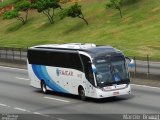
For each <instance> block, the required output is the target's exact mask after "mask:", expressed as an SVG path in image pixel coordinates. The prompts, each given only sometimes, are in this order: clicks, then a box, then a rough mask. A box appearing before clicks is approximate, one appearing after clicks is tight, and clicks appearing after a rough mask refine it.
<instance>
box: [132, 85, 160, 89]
mask: <svg viewBox="0 0 160 120" xmlns="http://www.w3.org/2000/svg"><path fill="white" fill-rule="evenodd" d="M131 85H133V86H138V87H147V88H153V89H160V88H159V87H152V86H147V85H137V84H131Z"/></svg>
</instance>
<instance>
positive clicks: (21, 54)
mask: <svg viewBox="0 0 160 120" xmlns="http://www.w3.org/2000/svg"><path fill="white" fill-rule="evenodd" d="M19 50H20V60H21V55H22V53H21V52H22V51H21V48H19Z"/></svg>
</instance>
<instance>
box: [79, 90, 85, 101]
mask: <svg viewBox="0 0 160 120" xmlns="http://www.w3.org/2000/svg"><path fill="white" fill-rule="evenodd" d="M78 92H79V97H80V99H81V100H83V101H85V100H86V96H85V90H84V89H83V88H82V87H80V88H79V91H78Z"/></svg>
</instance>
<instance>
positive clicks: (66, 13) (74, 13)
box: [60, 3, 88, 25]
mask: <svg viewBox="0 0 160 120" xmlns="http://www.w3.org/2000/svg"><path fill="white" fill-rule="evenodd" d="M60 17H61V19H64V18H65V17H72V18H76V17H78V18H80V19H82V20H84V22H85V23H86V24H87V25H88V22H87V20H86V19H85V18H84V15H83V13H82V10H81V5H79V4H78V3H75V4H74V5H72V6H70V7H68V8H66V9H64V10H62V11H61V13H60Z"/></svg>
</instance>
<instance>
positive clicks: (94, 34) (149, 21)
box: [0, 0, 160, 61]
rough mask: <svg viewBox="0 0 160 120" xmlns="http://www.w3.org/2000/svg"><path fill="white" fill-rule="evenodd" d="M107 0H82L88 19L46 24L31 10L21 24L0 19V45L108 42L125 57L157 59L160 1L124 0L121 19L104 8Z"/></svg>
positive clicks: (43, 18) (111, 10) (114, 12)
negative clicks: (25, 22)
mask: <svg viewBox="0 0 160 120" xmlns="http://www.w3.org/2000/svg"><path fill="white" fill-rule="evenodd" d="M106 1H107V0H82V2H80V4H81V5H82V11H83V13H84V16H85V18H86V19H87V20H88V22H89V25H88V26H87V25H86V24H85V23H84V22H83V21H82V20H81V19H78V18H75V19H72V18H65V19H64V20H59V17H58V15H57V14H58V13H56V18H55V24H53V25H51V24H49V22H48V20H47V18H46V17H45V16H44V15H43V14H38V13H37V12H36V11H30V14H29V21H28V23H27V24H26V25H24V26H22V24H21V23H20V22H19V21H16V19H13V20H5V21H4V20H2V19H1V20H0V23H1V26H0V46H6V47H24V48H25V47H29V46H33V45H38V44H55V43H69V42H82V43H96V44H103V45H111V46H114V47H116V48H118V49H120V50H122V51H123V52H124V53H125V54H126V55H127V56H131V57H133V56H136V57H138V58H139V59H143V58H144V57H146V56H147V55H149V56H150V58H151V59H152V60H156V61H160V0H126V1H129V2H126V3H125V5H124V6H123V8H122V14H123V18H122V19H121V18H120V15H119V12H118V11H117V10H113V9H107V10H106V9H105V3H106Z"/></svg>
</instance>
